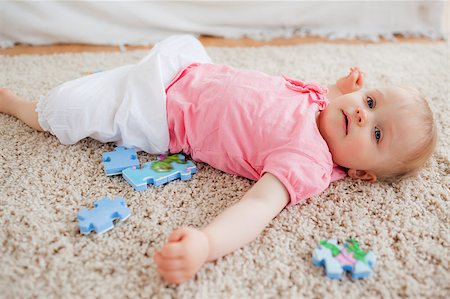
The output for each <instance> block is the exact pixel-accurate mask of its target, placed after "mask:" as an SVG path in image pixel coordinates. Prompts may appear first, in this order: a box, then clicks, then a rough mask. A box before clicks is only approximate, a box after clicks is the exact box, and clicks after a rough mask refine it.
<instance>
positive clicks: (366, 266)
mask: <svg viewBox="0 0 450 299" xmlns="http://www.w3.org/2000/svg"><path fill="white" fill-rule="evenodd" d="M312 262H313V264H314V265H316V266H325V271H326V276H327V277H328V278H333V279H340V278H341V277H342V273H343V272H344V270H345V271H348V272H351V273H352V279H360V278H366V277H369V276H370V275H371V274H372V269H373V267H374V266H375V262H376V256H375V254H374V253H373V252H372V251H369V252H365V251H363V250H361V248H360V247H359V244H358V242H357V241H355V240H352V239H349V240H347V242H346V243H345V244H344V246H343V247H342V246H339V245H338V244H337V242H336V240H322V241H320V244H319V245H318V246H317V248H316V249H315V250H314V253H313V260H312Z"/></svg>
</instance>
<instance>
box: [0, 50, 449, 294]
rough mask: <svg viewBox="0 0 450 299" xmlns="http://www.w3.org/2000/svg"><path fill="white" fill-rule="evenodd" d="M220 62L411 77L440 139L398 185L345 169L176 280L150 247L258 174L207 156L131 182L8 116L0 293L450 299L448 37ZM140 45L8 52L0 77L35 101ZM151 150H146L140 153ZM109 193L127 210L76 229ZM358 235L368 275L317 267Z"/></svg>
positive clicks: (85, 150)
mask: <svg viewBox="0 0 450 299" xmlns="http://www.w3.org/2000/svg"><path fill="white" fill-rule="evenodd" d="M207 50H208V52H209V53H210V56H211V57H212V59H213V61H215V62H218V63H226V64H231V65H233V66H236V67H240V68H249V69H256V70H260V71H264V72H267V73H269V74H280V73H284V74H286V75H288V76H291V77H294V78H299V79H303V80H306V81H308V80H309V81H317V82H322V83H324V84H326V83H329V82H334V81H335V80H336V79H337V78H338V77H339V76H342V75H344V74H345V73H346V72H347V70H348V68H349V67H350V66H353V65H358V66H359V67H360V68H361V69H362V70H364V71H365V72H366V74H367V81H366V83H367V84H366V86H367V87H369V88H370V87H375V86H379V85H380V84H389V83H405V84H413V85H415V86H417V88H418V89H419V90H420V91H421V92H423V93H424V94H425V95H426V96H427V97H428V99H429V101H430V103H431V106H432V109H433V110H434V112H435V118H436V122H437V125H438V127H439V144H438V147H437V150H436V152H435V154H434V155H433V157H432V159H431V160H430V162H429V163H428V164H427V165H426V168H425V169H424V170H423V171H422V172H421V173H420V174H419V175H418V176H417V177H415V178H412V179H407V180H405V181H403V182H401V183H396V184H391V185H389V184H383V183H374V184H370V183H363V182H360V181H354V180H351V179H349V178H346V179H344V180H341V181H339V182H336V183H333V184H332V185H331V186H330V187H329V188H328V189H327V190H326V191H325V192H324V193H323V194H321V195H319V196H315V197H313V198H311V199H309V200H307V201H304V202H302V203H300V204H298V205H297V206H294V207H289V208H286V209H285V210H283V211H282V213H281V214H280V215H279V216H278V217H276V218H275V219H274V220H273V221H272V222H271V223H270V225H269V226H268V227H267V228H266V229H265V230H264V231H263V233H262V234H261V235H260V236H259V237H258V238H257V239H256V240H255V241H253V242H252V243H251V244H249V245H247V246H245V247H243V248H241V249H239V250H237V251H235V252H233V253H232V254H229V255H228V256H226V257H223V258H221V259H219V260H218V261H216V262H214V263H208V264H206V265H205V266H204V267H203V268H202V270H201V271H200V272H199V273H198V275H197V276H196V278H195V279H193V280H192V281H189V282H187V283H184V284H182V285H180V286H174V285H170V284H166V283H165V282H164V281H163V280H162V279H161V278H160V277H159V276H158V274H157V272H156V268H155V265H154V264H153V261H152V258H151V257H152V255H153V253H154V250H155V249H156V248H159V247H160V246H161V245H162V244H163V243H164V240H165V238H166V237H167V235H168V234H169V232H170V231H171V230H172V229H175V228H177V227H179V226H182V225H190V226H194V227H202V226H204V225H206V224H207V223H208V222H209V221H211V220H212V219H213V218H214V217H215V216H216V215H217V214H219V213H220V211H222V210H223V209H224V208H226V207H228V206H230V205H232V204H233V203H234V202H236V201H238V200H239V199H240V198H241V197H242V196H243V194H244V193H245V191H246V190H247V189H248V188H249V187H251V186H252V184H253V182H252V181H249V180H247V179H243V178H239V177H235V176H232V175H228V174H225V173H222V172H220V171H217V170H215V169H213V168H211V167H209V166H208V165H206V164H202V163H198V173H197V174H196V175H195V176H194V177H193V179H192V180H189V181H186V182H182V181H176V182H172V183H170V184H167V185H164V186H160V187H156V188H155V187H151V188H149V189H148V190H147V191H143V192H135V191H133V190H132V189H131V188H130V186H129V185H128V184H127V183H126V182H125V181H124V180H123V179H121V178H119V177H106V176H105V175H104V173H103V169H102V165H101V155H102V153H103V152H106V151H110V150H112V149H113V148H114V145H113V144H101V143H99V142H97V141H94V140H91V139H85V140H82V141H81V142H79V143H77V144H76V145H73V146H64V145H61V144H59V143H58V141H57V139H56V138H55V137H53V136H52V135H50V134H48V133H41V132H35V131H33V130H32V129H30V128H28V127H27V126H26V125H24V124H22V123H21V122H19V121H17V120H16V119H14V118H12V117H10V116H7V115H0V136H1V139H0V167H1V170H0V252H1V255H0V297H1V298H35V297H39V298H357V297H360V298H406V297H408V298H449V297H450V290H449V285H450V275H449V256H450V255H449V253H450V252H449V236H450V231H449V222H450V221H449V210H450V206H449V187H450V181H449V173H450V167H449V166H450V163H449V140H450V139H449V134H450V131H449V117H448V115H449V113H450V107H449V102H448V101H449V86H450V81H449V70H450V65H449V47H448V45H447V44H444V43H433V44H408V43H399V44H370V45H337V44H308V45H298V46H289V47H262V48H214V47H210V48H207ZM144 55H145V52H144V51H133V52H125V53H78V54H56V55H45V56H26V55H25V56H13V57H5V56H3V57H0V66H1V68H0V86H1V87H8V88H10V89H12V90H13V91H14V92H16V93H18V94H19V95H21V96H24V97H27V98H29V99H37V98H38V97H39V96H40V95H42V94H45V93H46V92H48V91H49V90H50V89H51V88H52V87H53V86H54V85H56V84H58V83H61V82H63V81H66V80H69V79H74V78H77V77H79V76H82V75H84V74H85V73H88V72H93V71H96V70H106V69H109V68H113V67H116V66H119V65H123V64H127V63H134V62H137V61H138V60H139V59H140V58H141V57H143V56H144ZM153 158H155V157H154V156H151V155H147V154H145V153H141V154H140V160H141V161H143V162H145V161H148V160H150V159H153ZM105 195H108V196H115V195H120V196H122V197H124V198H125V199H126V201H127V203H128V205H129V207H130V209H131V211H132V215H131V217H130V218H129V219H128V220H127V221H125V222H123V223H119V224H118V225H117V227H115V228H114V229H113V230H111V231H109V232H107V233H105V234H102V235H96V234H90V235H87V236H84V235H82V234H80V232H79V227H78V223H77V219H76V213H77V211H78V210H80V209H81V208H83V207H87V208H92V205H93V201H94V200H95V199H97V198H100V197H103V196H105ZM349 237H352V238H356V239H357V240H359V241H360V243H361V245H362V248H364V249H369V248H370V249H371V250H373V251H374V252H375V253H376V255H377V257H378V264H377V265H376V268H375V271H374V275H373V276H372V277H371V278H370V279H367V280H360V281H352V280H351V279H350V277H348V276H346V277H344V278H343V279H342V280H341V281H336V280H330V279H328V278H325V277H324V276H323V274H324V271H323V269H322V268H319V267H315V266H313V265H312V263H311V254H312V251H313V249H314V248H315V246H316V244H317V243H318V241H319V240H321V239H328V238H336V239H338V240H345V239H346V238H349Z"/></svg>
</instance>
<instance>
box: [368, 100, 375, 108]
mask: <svg viewBox="0 0 450 299" xmlns="http://www.w3.org/2000/svg"><path fill="white" fill-rule="evenodd" d="M366 101H367V106H369V108H370V109H373V108H375V100H374V99H372V98H371V97H367V99H366Z"/></svg>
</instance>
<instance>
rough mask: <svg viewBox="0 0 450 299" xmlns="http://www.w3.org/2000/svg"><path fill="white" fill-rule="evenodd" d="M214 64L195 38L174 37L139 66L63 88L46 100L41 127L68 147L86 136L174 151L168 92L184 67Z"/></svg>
mask: <svg viewBox="0 0 450 299" xmlns="http://www.w3.org/2000/svg"><path fill="white" fill-rule="evenodd" d="M194 62H200V63H209V62H211V59H210V58H209V56H208V54H207V53H206V51H205V49H204V48H203V46H202V45H201V43H200V42H199V41H198V40H197V39H195V38H194V37H192V36H189V35H181V36H172V37H169V38H167V39H165V40H163V41H161V42H160V43H158V44H156V45H155V46H154V47H153V48H152V50H151V51H150V53H149V54H148V55H147V56H145V57H144V58H143V59H142V60H141V61H140V62H139V63H137V64H133V65H126V66H122V67H119V68H116V69H112V70H108V71H105V72H100V73H95V74H92V75H89V76H86V77H82V78H79V79H76V80H73V81H69V82H66V83H64V84H61V85H59V86H57V87H56V88H54V89H53V90H51V91H50V93H49V94H48V95H47V97H42V98H41V100H40V101H39V103H38V105H37V108H36V111H37V112H38V115H39V124H40V125H41V127H42V128H43V129H44V130H46V131H50V132H51V133H52V134H53V135H55V136H56V137H58V139H59V140H60V142H61V143H63V144H74V143H76V142H78V141H79V140H81V139H83V138H85V137H91V138H94V139H96V140H98V141H101V142H115V143H117V144H118V145H124V146H128V147H135V148H137V149H138V150H143V151H146V152H148V153H152V154H156V153H163V152H166V151H167V150H168V146H169V130H168V126H167V117H166V93H165V88H166V86H167V85H168V84H169V83H170V82H171V80H172V79H173V78H174V76H175V75H176V74H177V73H178V72H179V71H180V70H181V69H182V68H184V67H186V66H188V65H190V64H191V63H194Z"/></svg>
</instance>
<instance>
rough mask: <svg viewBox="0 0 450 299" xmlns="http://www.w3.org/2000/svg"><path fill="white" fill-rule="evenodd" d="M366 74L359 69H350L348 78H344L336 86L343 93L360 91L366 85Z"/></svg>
mask: <svg viewBox="0 0 450 299" xmlns="http://www.w3.org/2000/svg"><path fill="white" fill-rule="evenodd" d="M364 79H365V74H364V73H363V72H361V70H360V69H359V68H358V67H356V66H355V67H352V68H350V73H349V74H348V75H347V77H342V78H340V79H339V80H337V81H336V86H337V87H338V89H339V90H340V91H341V92H342V93H343V94H346V93H351V92H354V91H358V90H360V89H361V87H362V86H363V84H364Z"/></svg>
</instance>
